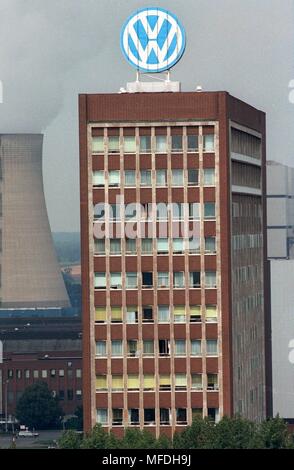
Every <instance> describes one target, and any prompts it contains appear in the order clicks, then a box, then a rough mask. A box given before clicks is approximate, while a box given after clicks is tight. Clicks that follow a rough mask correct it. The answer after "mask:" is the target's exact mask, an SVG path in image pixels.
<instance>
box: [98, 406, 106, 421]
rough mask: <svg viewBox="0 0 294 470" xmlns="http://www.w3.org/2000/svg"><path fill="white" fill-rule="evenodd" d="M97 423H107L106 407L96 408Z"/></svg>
mask: <svg viewBox="0 0 294 470" xmlns="http://www.w3.org/2000/svg"><path fill="white" fill-rule="evenodd" d="M97 423H99V424H107V423H108V415H107V408H98V409H97Z"/></svg>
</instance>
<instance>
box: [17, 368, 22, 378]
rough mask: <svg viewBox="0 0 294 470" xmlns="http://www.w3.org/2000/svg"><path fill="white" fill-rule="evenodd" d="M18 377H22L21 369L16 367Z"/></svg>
mask: <svg viewBox="0 0 294 470" xmlns="http://www.w3.org/2000/svg"><path fill="white" fill-rule="evenodd" d="M16 378H17V379H21V370H20V369H16Z"/></svg>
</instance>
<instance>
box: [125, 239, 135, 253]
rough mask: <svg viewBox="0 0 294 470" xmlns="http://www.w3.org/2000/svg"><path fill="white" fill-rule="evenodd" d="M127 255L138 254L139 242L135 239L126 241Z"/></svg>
mask: <svg viewBox="0 0 294 470" xmlns="http://www.w3.org/2000/svg"><path fill="white" fill-rule="evenodd" d="M126 253H127V254H136V253H137V240H136V239H134V238H127V239H126Z"/></svg>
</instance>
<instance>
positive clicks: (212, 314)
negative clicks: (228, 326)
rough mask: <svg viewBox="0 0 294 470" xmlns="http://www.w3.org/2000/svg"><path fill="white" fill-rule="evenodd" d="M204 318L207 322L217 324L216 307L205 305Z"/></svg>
mask: <svg viewBox="0 0 294 470" xmlns="http://www.w3.org/2000/svg"><path fill="white" fill-rule="evenodd" d="M205 318H206V321H207V322H217V308H216V305H206V312H205Z"/></svg>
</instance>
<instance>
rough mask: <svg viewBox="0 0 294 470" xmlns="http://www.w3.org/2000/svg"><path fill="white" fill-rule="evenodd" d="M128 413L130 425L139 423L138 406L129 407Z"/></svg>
mask: <svg viewBox="0 0 294 470" xmlns="http://www.w3.org/2000/svg"><path fill="white" fill-rule="evenodd" d="M128 413H129V424H130V425H132V426H136V425H138V424H140V419H139V409H138V408H131V409H130V410H128Z"/></svg>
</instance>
